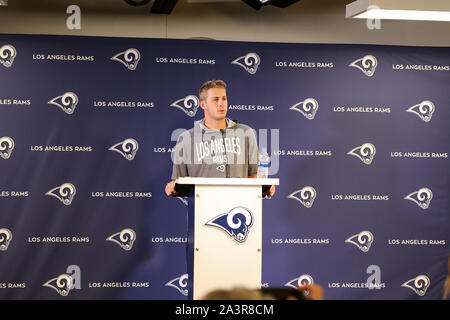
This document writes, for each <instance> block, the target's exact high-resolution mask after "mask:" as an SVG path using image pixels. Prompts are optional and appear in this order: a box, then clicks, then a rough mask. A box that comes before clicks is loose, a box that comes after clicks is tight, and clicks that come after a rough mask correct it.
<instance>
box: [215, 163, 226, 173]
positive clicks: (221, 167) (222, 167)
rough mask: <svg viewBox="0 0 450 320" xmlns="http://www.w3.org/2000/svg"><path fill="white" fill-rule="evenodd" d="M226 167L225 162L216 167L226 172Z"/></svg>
mask: <svg viewBox="0 0 450 320" xmlns="http://www.w3.org/2000/svg"><path fill="white" fill-rule="evenodd" d="M225 168H226V166H225V165H224V164H221V165H220V166H218V167H217V168H216V169H217V170H219V171H220V172H225Z"/></svg>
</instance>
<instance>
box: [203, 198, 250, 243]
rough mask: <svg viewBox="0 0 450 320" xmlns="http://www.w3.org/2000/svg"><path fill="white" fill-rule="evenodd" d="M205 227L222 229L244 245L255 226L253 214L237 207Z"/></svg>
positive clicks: (210, 221) (215, 218)
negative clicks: (251, 228) (250, 230)
mask: <svg viewBox="0 0 450 320" xmlns="http://www.w3.org/2000/svg"><path fill="white" fill-rule="evenodd" d="M205 225H206V226H213V227H217V228H220V229H222V230H223V231H225V232H226V233H228V234H229V235H230V236H231V237H232V238H233V240H235V241H237V242H239V243H243V242H245V240H247V236H248V233H249V229H250V227H251V226H252V225H253V214H252V213H251V212H250V210H248V209H246V208H244V207H236V208H234V209H231V211H230V212H227V213H224V214H221V215H220V216H217V217H214V218H212V219H211V220H209V221H208V222H207V223H205Z"/></svg>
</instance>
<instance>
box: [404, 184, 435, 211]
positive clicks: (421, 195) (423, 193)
mask: <svg viewBox="0 0 450 320" xmlns="http://www.w3.org/2000/svg"><path fill="white" fill-rule="evenodd" d="M403 199H406V200H411V201H414V202H415V203H416V204H417V205H418V206H419V207H421V208H422V209H424V210H426V209H428V207H429V206H430V202H431V199H433V192H431V190H430V189H428V188H421V189H419V190H417V191H414V192H412V193H410V194H408V195H407V196H406V197H404V198H403Z"/></svg>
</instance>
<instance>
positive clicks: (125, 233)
mask: <svg viewBox="0 0 450 320" xmlns="http://www.w3.org/2000/svg"><path fill="white" fill-rule="evenodd" d="M135 240H136V233H135V232H134V230H133V229H129V228H126V229H123V230H122V231H120V232H117V233H114V234H112V235H110V236H109V237H108V238H106V241H112V242H115V243H117V244H118V245H119V246H120V247H121V248H122V249H123V250H125V251H130V250H131V248H133V243H134V241H135Z"/></svg>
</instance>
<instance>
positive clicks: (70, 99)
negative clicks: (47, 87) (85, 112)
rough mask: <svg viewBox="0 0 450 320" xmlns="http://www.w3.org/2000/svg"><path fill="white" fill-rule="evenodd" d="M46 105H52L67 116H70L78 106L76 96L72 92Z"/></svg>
mask: <svg viewBox="0 0 450 320" xmlns="http://www.w3.org/2000/svg"><path fill="white" fill-rule="evenodd" d="M47 103H48V104H53V105H55V106H58V107H59V108H61V110H62V111H64V112H65V113H67V114H72V113H73V112H74V111H75V107H76V106H77V104H78V96H77V95H76V94H75V93H73V92H66V93H64V94H62V95H60V96H57V97H54V98H53V99H51V100H50V101H49V102H47Z"/></svg>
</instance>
